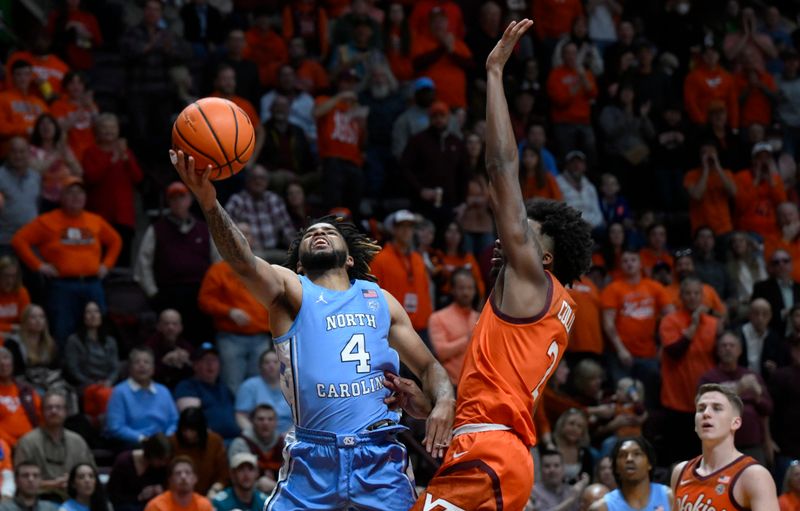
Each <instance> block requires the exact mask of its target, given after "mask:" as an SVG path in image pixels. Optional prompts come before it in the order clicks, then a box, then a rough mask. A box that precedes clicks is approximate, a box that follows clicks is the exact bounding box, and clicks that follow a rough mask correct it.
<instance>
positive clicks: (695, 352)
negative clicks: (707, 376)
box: [658, 309, 718, 413]
mask: <svg viewBox="0 0 800 511" xmlns="http://www.w3.org/2000/svg"><path fill="white" fill-rule="evenodd" d="M691 323H692V316H691V314H689V312H688V311H687V310H686V309H681V310H678V311H675V312H673V313H672V314H667V315H666V316H664V319H662V320H661V324H660V325H659V327H658V331H659V334H660V335H661V344H662V346H663V347H664V348H666V347H668V346H671V345H673V344H675V343H676V342H678V341H680V340H681V339H682V338H683V331H684V330H686V329H687V328H689V325H690V324H691ZM717 323H718V320H717V318H715V317H714V316H709V315H708V314H703V315H702V316H701V318H700V324H699V325H698V327H697V331H696V332H695V334H694V337H693V338H692V339H691V341H690V343H689V349H688V350H687V351H686V353H685V354H684V355H683V356H682V357H681V358H677V359H676V358H673V357H671V356H670V355H669V354H668V353H667V352H666V350H664V351H662V353H661V405H662V406H664V407H666V408H669V409H671V410H676V411H679V412H687V413H691V412H694V409H695V407H694V397H695V394H696V393H697V382H699V381H700V377H701V376H703V373H705V372H706V371H708V370H710V369H712V368H713V367H714V365H715V364H716V362H715V361H714V344H715V342H716V339H717Z"/></svg>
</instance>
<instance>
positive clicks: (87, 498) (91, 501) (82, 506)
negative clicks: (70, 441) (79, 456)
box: [59, 463, 111, 511]
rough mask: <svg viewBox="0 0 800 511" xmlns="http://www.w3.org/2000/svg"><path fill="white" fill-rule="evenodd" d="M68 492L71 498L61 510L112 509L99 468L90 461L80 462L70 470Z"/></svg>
mask: <svg viewBox="0 0 800 511" xmlns="http://www.w3.org/2000/svg"><path fill="white" fill-rule="evenodd" d="M67 494H68V495H69V500H67V501H66V502H64V503H63V504H62V505H61V508H60V510H59V511H111V507H110V505H109V503H108V499H107V498H106V492H105V491H104V490H103V485H102V483H100V481H98V478H97V470H95V468H94V467H93V466H91V465H89V464H88V463H78V464H77V465H75V466H74V467H72V470H70V471H69V478H68V479H67Z"/></svg>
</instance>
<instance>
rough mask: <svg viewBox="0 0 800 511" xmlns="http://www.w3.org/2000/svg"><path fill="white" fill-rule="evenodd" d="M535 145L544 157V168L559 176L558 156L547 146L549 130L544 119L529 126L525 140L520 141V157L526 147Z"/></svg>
mask: <svg viewBox="0 0 800 511" xmlns="http://www.w3.org/2000/svg"><path fill="white" fill-rule="evenodd" d="M528 146H530V147H533V148H535V149H538V150H539V156H540V157H541V158H542V164H543V165H544V168H546V169H547V171H548V172H549V173H551V174H553V176H557V175H558V174H559V172H558V166H557V165H556V157H555V156H553V153H551V152H550V150H549V149H548V148H547V131H546V129H545V125H544V122H543V121H534V122H532V123H531V125H530V126H528V133H527V136H526V137H525V140H523V141H522V142H520V143H519V151H520V158H522V150H523V149H525V148H526V147H528Z"/></svg>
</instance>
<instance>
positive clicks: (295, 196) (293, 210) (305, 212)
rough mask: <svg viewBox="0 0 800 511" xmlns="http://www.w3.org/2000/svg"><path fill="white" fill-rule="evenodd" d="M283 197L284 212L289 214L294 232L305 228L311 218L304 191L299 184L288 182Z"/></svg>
mask: <svg viewBox="0 0 800 511" xmlns="http://www.w3.org/2000/svg"><path fill="white" fill-rule="evenodd" d="M284 195H285V196H284V199H285V200H286V210H287V211H288V212H289V217H290V218H291V219H292V225H294V228H295V230H298V231H299V230H301V229H303V228H305V227H307V226H308V220H309V218H311V208H310V207H309V205H308V203H307V202H306V191H305V190H304V189H303V187H302V186H301V185H300V183H295V182H289V183H288V184H287V185H286V190H285V191H284Z"/></svg>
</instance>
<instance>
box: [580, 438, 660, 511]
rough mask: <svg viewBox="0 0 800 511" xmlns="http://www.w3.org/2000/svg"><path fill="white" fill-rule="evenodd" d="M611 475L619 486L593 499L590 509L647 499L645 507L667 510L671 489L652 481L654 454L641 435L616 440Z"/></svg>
mask: <svg viewBox="0 0 800 511" xmlns="http://www.w3.org/2000/svg"><path fill="white" fill-rule="evenodd" d="M611 461H612V463H614V477H615V478H616V479H617V480H618V481H619V488H617V489H615V490H613V491H612V492H610V493H608V494H606V495H605V496H604V497H603V498H602V500H599V501H597V502H595V503H594V504H593V505H592V507H591V508H590V509H591V511H619V510H621V509H627V508H632V509H634V506H639V505H641V504H640V503H641V499H643V498H645V497H646V498H647V504H646V507H647V508H652V509H659V508H660V509H671V508H672V506H673V503H672V501H673V498H672V491H671V490H670V488H669V486H665V485H663V484H658V483H655V482H653V475H654V469H655V467H656V453H655V449H653V446H652V445H650V442H648V441H647V440H645V439H644V437H642V436H639V435H637V436H635V437H633V438H629V439H622V440H619V441H618V442H617V443H616V444H615V445H614V448H613V450H612V452H611Z"/></svg>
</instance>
